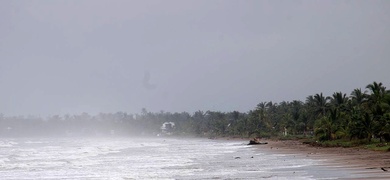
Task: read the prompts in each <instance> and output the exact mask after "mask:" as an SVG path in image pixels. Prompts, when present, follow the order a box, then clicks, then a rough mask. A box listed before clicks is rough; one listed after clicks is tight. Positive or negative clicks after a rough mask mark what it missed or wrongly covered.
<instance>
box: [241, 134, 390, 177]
mask: <svg viewBox="0 0 390 180" xmlns="http://www.w3.org/2000/svg"><path fill="white" fill-rule="evenodd" d="M248 142H249V140H248ZM267 142H268V144H267V145H254V147H256V148H259V149H261V150H262V151H267V152H271V153H279V154H290V155H292V156H293V157H296V158H300V157H302V158H304V157H305V158H311V159H316V160H321V162H323V163H321V166H326V167H328V168H335V169H338V170H346V169H348V170H352V171H353V172H354V176H353V178H351V179H390V152H379V151H372V150H366V149H360V148H342V147H337V148H335V147H332V148H324V147H314V146H310V145H306V144H302V142H299V141H293V140H288V141H270V140H267ZM356 176H357V177H358V178H356ZM344 179H345V178H344ZM347 179H348V178H347Z"/></svg>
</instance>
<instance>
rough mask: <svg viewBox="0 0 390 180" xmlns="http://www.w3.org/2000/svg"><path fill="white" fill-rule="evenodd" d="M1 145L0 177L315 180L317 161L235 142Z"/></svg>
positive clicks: (36, 142)
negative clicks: (265, 150)
mask: <svg viewBox="0 0 390 180" xmlns="http://www.w3.org/2000/svg"><path fill="white" fill-rule="evenodd" d="M0 145H3V146H5V147H4V148H0V179H218V178H219V179H226V178H231V179H234V178H246V179H258V178H259V177H261V178H268V179H316V178H313V174H310V172H311V171H312V170H307V169H308V168H309V167H310V168H311V167H312V165H313V164H315V163H316V161H313V160H310V159H301V158H293V157H292V156H289V155H275V154H269V153H266V152H259V150H258V149H255V148H251V147H250V146H246V145H244V144H243V143H242V142H234V141H233V142H232V141H218V140H208V139H189V140H187V139H163V138H160V139H157V138H156V139H129V138H122V139H120V138H118V139H113V138H106V139H93V138H86V139H76V138H62V139H61V138H60V139H29V140H20V141H18V140H17V139H12V140H6V139H3V140H2V141H1V142H0ZM0 147H1V146H0ZM292 171H294V172H295V175H294V176H292V175H291V174H290V172H292Z"/></svg>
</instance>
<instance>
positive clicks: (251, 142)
mask: <svg viewBox="0 0 390 180" xmlns="http://www.w3.org/2000/svg"><path fill="white" fill-rule="evenodd" d="M261 144H268V143H267V142H259V141H255V140H250V141H249V144H248V145H261Z"/></svg>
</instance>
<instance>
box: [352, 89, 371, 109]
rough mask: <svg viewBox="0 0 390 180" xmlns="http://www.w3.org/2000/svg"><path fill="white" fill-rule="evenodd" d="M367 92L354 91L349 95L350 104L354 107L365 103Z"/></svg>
mask: <svg viewBox="0 0 390 180" xmlns="http://www.w3.org/2000/svg"><path fill="white" fill-rule="evenodd" d="M367 98H368V96H367V91H364V92H362V89H360V88H359V89H357V88H356V89H354V90H353V91H352V93H351V99H352V104H353V105H354V106H361V105H362V104H363V103H365V102H367Z"/></svg>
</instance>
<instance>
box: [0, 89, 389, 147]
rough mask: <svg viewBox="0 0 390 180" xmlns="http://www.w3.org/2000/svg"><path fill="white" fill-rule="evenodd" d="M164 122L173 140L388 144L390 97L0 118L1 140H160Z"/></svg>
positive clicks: (378, 93)
mask: <svg viewBox="0 0 390 180" xmlns="http://www.w3.org/2000/svg"><path fill="white" fill-rule="evenodd" d="M164 122H174V123H175V134H177V135H185V134H187V135H198V136H208V137H213V136H230V137H254V136H259V137H283V136H290V135H299V136H313V137H315V138H316V139H318V140H320V141H325V140H336V139H348V140H352V139H364V140H367V141H371V140H372V138H377V139H380V140H381V141H390V91H389V90H386V87H384V86H383V84H382V83H377V82H373V83H372V84H368V85H367V86H366V89H364V90H362V89H359V88H358V89H354V90H353V91H352V92H351V93H350V94H349V95H347V94H345V93H342V92H335V93H333V94H332V95H331V96H324V95H323V93H318V94H314V95H310V96H308V97H307V98H306V100H305V101H304V102H303V101H299V100H294V101H291V102H288V101H283V102H280V103H274V102H272V101H269V102H260V103H259V104H258V105H257V106H256V107H255V108H254V109H252V110H249V111H248V112H238V111H232V112H219V111H196V112H194V113H192V114H190V113H188V112H181V113H170V112H164V111H160V112H148V111H147V110H146V109H143V110H142V112H141V113H140V114H128V113H124V112H117V113H100V114H98V115H96V116H91V115H88V114H87V113H82V114H80V115H72V116H71V115H65V116H63V117H62V116H58V115H56V116H51V117H48V118H45V119H44V118H37V117H21V116H20V117H4V116H2V115H0V127H1V129H0V135H1V136H17V135H22V134H23V135H31V134H34V135H37V134H38V135H48V134H50V135H53V134H57V135H66V134H72V133H73V134H83V135H85V134H88V135H99V134H102V135H104V134H120V135H156V134H159V133H161V125H162V124H163V123H164Z"/></svg>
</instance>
